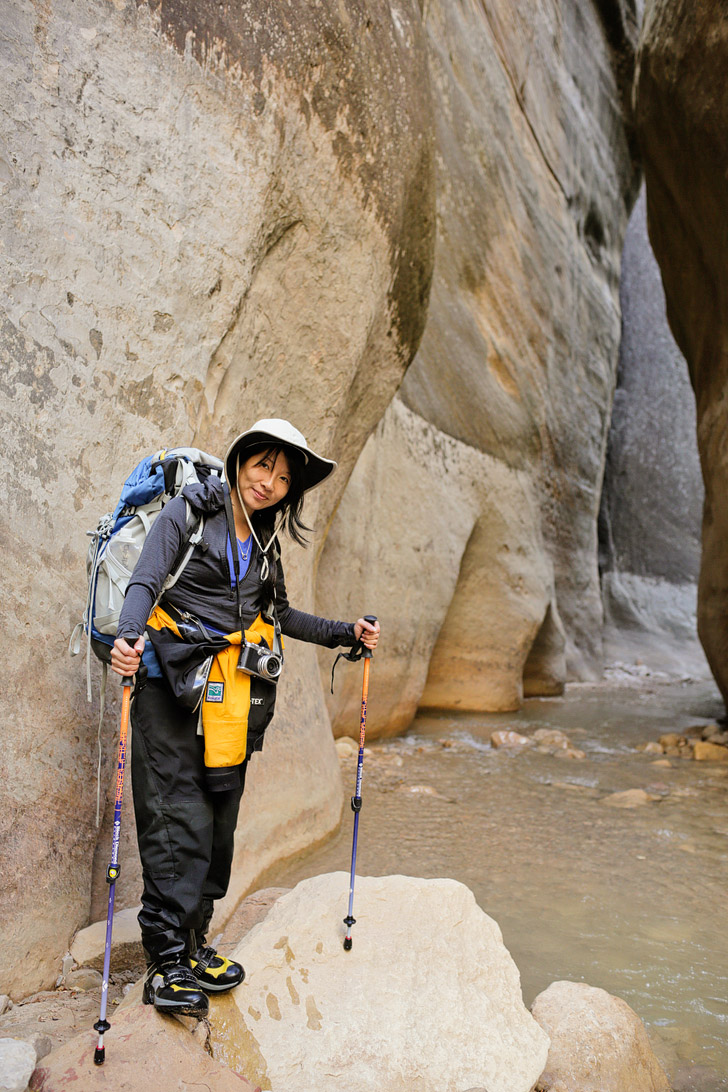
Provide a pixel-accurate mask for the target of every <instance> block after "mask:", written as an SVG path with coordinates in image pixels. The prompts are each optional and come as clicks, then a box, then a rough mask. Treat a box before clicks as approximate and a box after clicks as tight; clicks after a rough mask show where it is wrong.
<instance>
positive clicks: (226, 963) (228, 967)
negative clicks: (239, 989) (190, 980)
mask: <svg viewBox="0 0 728 1092" xmlns="http://www.w3.org/2000/svg"><path fill="white" fill-rule="evenodd" d="M190 966H191V967H192V973H193V975H194V976H195V978H196V979H197V981H198V982H199V983H200V985H201V986H202V988H203V990H205V991H206V992H207V993H224V992H225V990H232V989H234V988H235V986H239V985H240V983H241V982H242V981H243V979H244V978H245V971H244V970H243V968H242V967H241V965H240V964H239V963H236V962H235V960H233V959H226V957H225V956H221V955H218V954H217V952H216V950H215V949H214V948H211V947H210V946H209V945H202V946H201V947H200V948H198V949H197V951H196V952H195V953H194V954H193V955H191V956H190Z"/></svg>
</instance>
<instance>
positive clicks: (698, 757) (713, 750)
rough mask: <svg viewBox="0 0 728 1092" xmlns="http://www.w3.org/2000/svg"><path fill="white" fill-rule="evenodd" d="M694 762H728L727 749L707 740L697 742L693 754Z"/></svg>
mask: <svg viewBox="0 0 728 1092" xmlns="http://www.w3.org/2000/svg"><path fill="white" fill-rule="evenodd" d="M693 755H694V758H695V761H696V762H728V747H723V746H721V744H719V743H712V742H709V741H707V740H700V739H699V740H697V741H696V743H695V749H694V752H693Z"/></svg>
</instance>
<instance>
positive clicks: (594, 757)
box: [265, 679, 728, 1092]
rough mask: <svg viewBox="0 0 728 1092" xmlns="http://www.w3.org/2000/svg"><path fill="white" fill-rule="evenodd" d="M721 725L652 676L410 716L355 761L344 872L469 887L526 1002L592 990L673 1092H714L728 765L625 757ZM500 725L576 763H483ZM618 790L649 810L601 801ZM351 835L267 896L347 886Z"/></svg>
mask: <svg viewBox="0 0 728 1092" xmlns="http://www.w3.org/2000/svg"><path fill="white" fill-rule="evenodd" d="M722 712H723V710H722V706H721V703H720V701H719V698H718V693H717V691H716V690H715V688H714V687H713V686H712V684H710V683H707V682H694V681H686V682H683V683H679V682H670V683H668V682H659V681H655V680H649V679H648V680H642V681H639V682H634V683H632V684H630V685H623V684H616V683H615V684H613V685H612V684H602V685H599V686H594V687H592V686H583V685H579V686H574V687H571V688H569V690H568V691H567V694H566V695H565V697H564V698H552V699H542V700H531V701H528V702H526V704H525V707H524V708H523V709H522V710H521V711H520V712H518V713H509V714H497V715H478V716H474V715H471V716H462V715H460V716H451V715H433V716H425V715H422V716H420V717H418V719H417V720H416V721H415V723H414V724H413V726H412V728H411V729H410V731H409V732H408V733H407V734H406V735H405V736H403V737H400V738H397V739H394V740H389V741H385V742H381V743H373V744H371V746H370V752H371V753H370V754H367V757H366V758H365V763H364V782H363V794H362V795H363V799H364V808H363V811H362V813H361V819H360V827H359V847H358V857H357V873H358V874H359V875H386V874H391V873H404V874H408V875H413V876H422V877H437V876H449V877H452V878H454V879H456V880H460V881H461V882H462V883H464V884H467V886H468V887H469V888H470V889H471V890H472V891H473V892H474V894H475V897H476V899H477V901H478V903H479V904H480V906H481V907H482V908H483V909H484V910H485V911H486V912H487V913H488V914H489V915H490V916H491V917H493V918H495V920H496V921H497V922H498V923H499V925H500V927H501V929H502V932H503V937H504V941H505V944H506V947H507V948H508V949H509V951H510V953H511V955H512V956H513V959H514V960H515V962H516V964H517V966H518V968H519V970H520V973H521V981H522V986H523V994H524V1000H525V1002H526V1004H528V1005H530V1004H531V1002H532V1001H533V999H534V997H535V996H536V995H537V994H538V993H539V992H540V991H541V990H543V989H545V988H546V987H547V986H548V985H549V983H551V982H553V981H556V980H558V979H571V980H574V981H584V982H588V983H589V984H590V985H592V986H601V987H602V988H604V989H605V990H608V991H609V992H610V993H613V994H617V995H618V996H620V997H623V998H624V999H625V1000H626V1001H627V1002H628V1003H629V1004H630V1005H631V1006H632V1008H633V1009H634V1010H635V1011H636V1012H637V1013H638V1015H639V1016H640V1017H641V1018H642V1019H643V1020H644V1022H645V1024H646V1025H647V1028H648V1031H649V1033H650V1037H651V1040H652V1043H653V1046H654V1048H655V1050H656V1052H657V1054H658V1056H659V1057H660V1060H661V1061H662V1062H663V1065H664V1066H665V1068H666V1069H667V1071H668V1074H669V1075H670V1076H671V1079H672V1082H673V1087H674V1089H675V1092H726V1090H728V928H727V915H726V898H727V894H728V893H727V891H726V880H727V879H728V766H722V765H718V764H715V763H708V762H694V761H688V760H685V759H681V758H671V759H670V760H669V765H668V764H664V765H656V764H655V763H656V762H659V761H661V762H662V763H665V759H662V760H660V757H659V756H656V755H654V754H644V753H640V752H639V751H637V750H636V747H637V745H638V744H640V743H646V742H647V741H649V740H656V739H657V738H658V737H659V736H660V735H662V734H664V733H666V732H672V731H677V732H686V731H688V730H689V729H690V728H691V727H695V726H698V725H703V724H708V723H710V722H711V721H714V720H715V719H716V718H717V717H719V716H720V715H722ZM504 728H507V729H514V730H515V731H518V732H521V733H522V734H524V735H531V734H532V733H533V732H534V731H535V730H536V729H538V728H558V729H561V730H562V731H563V732H565V733H566V734H567V735H568V737H569V739H570V740H571V742H572V744H573V746H574V747H576V748H579V749H580V750H582V751H583V752H584V753H585V756H586V757H585V758H583V759H573V758H572V759H570V758H565V757H563V756H560V755H558V754H546V753H542V752H540V751H539V750H537V749H536V748H535V747H528V748H525V749H519V750H515V751H514V750H511V749H498V750H495V749H493V748H492V747H491V746H490V742H489V740H490V735H491V733H492V732H493V731H494V730H496V729H504ZM355 765H356V757H355V756H353V757H352V759H351V760H350V761H349V760H347V763H346V766H345V769H344V775H345V776H344V780H345V784H344V790H345V794H346V798H347V800H348V798H349V796H351V794H352V792H353V789H354V778H355V772H356V771H355ZM626 789H643V790H645V791H646V792H647V793H649V794H650V797H651V799H650V801H649V803H646V804H644V805H643V806H640V807H636V808H631V809H622V808H616V807H612V806H609V805H608V804H607V803H606V800H607V799H608V797H609V795H610V794H612V793H616V792H622V791H624V790H626ZM351 824H352V820H351V811H350V810H349V809H348V808H347V809H346V811H345V813H344V820H343V822H342V825H341V828H340V830H339V832H338V833H337V834H336V835H335V836H334V837H332V838H331V839H330V840H329V841H328V842H326V843H325V844H324V845H323V846H319V847H318V848H317V849H315V850H313V851H312V852H310V853H309V854H307V855H305V856H304V857H301V858H297V859H294V860H291V861H288V862H285V863H284V864H282V865H280V866H279V867H278V868H276V869H275V870H274V871H272V872H271V873H269V874H268V875H267V876H266V878H265V881H266V884H270V885H280V886H292V885H293V884H294V883H296V882H297V881H298V880H301V879H304V878H305V877H307V876H311V875H315V874H317V873H320V872H330V871H336V870H338V869H343V870H345V871H347V872H348V870H349V866H350V853H351V833H352V825H351ZM403 912H404V908H403ZM355 914H356V906H355ZM423 958H426V953H423Z"/></svg>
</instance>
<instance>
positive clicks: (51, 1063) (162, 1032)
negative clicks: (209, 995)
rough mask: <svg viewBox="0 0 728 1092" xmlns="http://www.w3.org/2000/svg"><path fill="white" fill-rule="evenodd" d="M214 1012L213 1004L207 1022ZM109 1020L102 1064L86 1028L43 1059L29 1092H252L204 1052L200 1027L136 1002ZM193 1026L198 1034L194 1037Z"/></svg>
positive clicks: (238, 1076) (246, 1085)
mask: <svg viewBox="0 0 728 1092" xmlns="http://www.w3.org/2000/svg"><path fill="white" fill-rule="evenodd" d="M214 1009H215V1001H213V1005H212V1010H213V1014H212V1015H211V1019H214ZM110 1022H111V1029H110V1030H109V1031H107V1033H106V1035H105V1036H104V1046H105V1049H106V1060H105V1062H104V1064H103V1065H102V1066H96V1065H94V1060H93V1057H94V1049H95V1047H96V1041H97V1039H96V1034H95V1032H94V1031H93V1030H92V1029H89V1031H87V1032H84V1033H83V1034H81V1035H77V1036H76V1037H75V1038H73V1039H70V1040H69V1041H68V1042H67V1043H64V1045H63V1046H62V1047H59V1048H58V1050H54V1051H53V1052H52V1053H51V1054H49V1055H48V1057H47V1058H44V1059H43V1062H42V1063H41V1064H40V1065H39V1066H38V1067H37V1068H36V1070H35V1072H34V1073H33V1076H32V1078H31V1080H30V1090H31V1092H71V1090H74V1092H102V1090H103V1092H111V1090H113V1092H140V1090H141V1089H150V1090H153V1092H182V1090H186V1089H189V1090H190V1092H191V1090H192V1089H195V1090H197V1089H200V1090H202V1089H204V1090H205V1092H246V1090H248V1092H253V1089H254V1088H255V1085H253V1084H251V1083H250V1082H249V1081H247V1080H246V1079H245V1077H243V1076H241V1075H240V1074H239V1073H234V1072H233V1071H232V1070H231V1069H228V1068H227V1066H225V1065H223V1064H221V1062H219V1061H217V1060H215V1059H214V1058H212V1057H211V1056H210V1055H209V1054H208V1052H207V1050H206V1049H205V1039H206V1027H205V1024H204V1023H202V1024H200V1022H198V1021H190V1023H191V1024H193V1025H194V1031H192V1030H190V1029H188V1028H187V1027H185V1026H184V1025H183V1024H182V1023H181V1021H179V1020H175V1019H174V1018H173V1017H167V1016H161V1015H160V1014H159V1013H158V1012H156V1011H155V1009H154V1008H152V1007H151V1006H149V1005H142V1004H140V1003H139V1002H138V1001H137V1002H135V1003H133V1004H129V1005H126V1006H125V1007H123V1008H119V1009H118V1010H116V1011H115V1012H113V1013H111V1014H110ZM198 1026H199V1027H201V1028H202V1029H203V1031H204V1032H205V1034H204V1035H202V1036H200V1035H197V1034H195V1032H196V1030H197V1027H198Z"/></svg>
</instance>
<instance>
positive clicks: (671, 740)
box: [658, 732, 685, 749]
mask: <svg viewBox="0 0 728 1092" xmlns="http://www.w3.org/2000/svg"><path fill="white" fill-rule="evenodd" d="M681 740H682V741H683V742H685V736H680V735H678V734H677V732H666V733H665V734H664V735H662V736H660V738H659V740H658V742H659V744H660V746H661V747H662V748H663V749H667V748H668V747H678V746H679V745H680V741H681Z"/></svg>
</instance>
